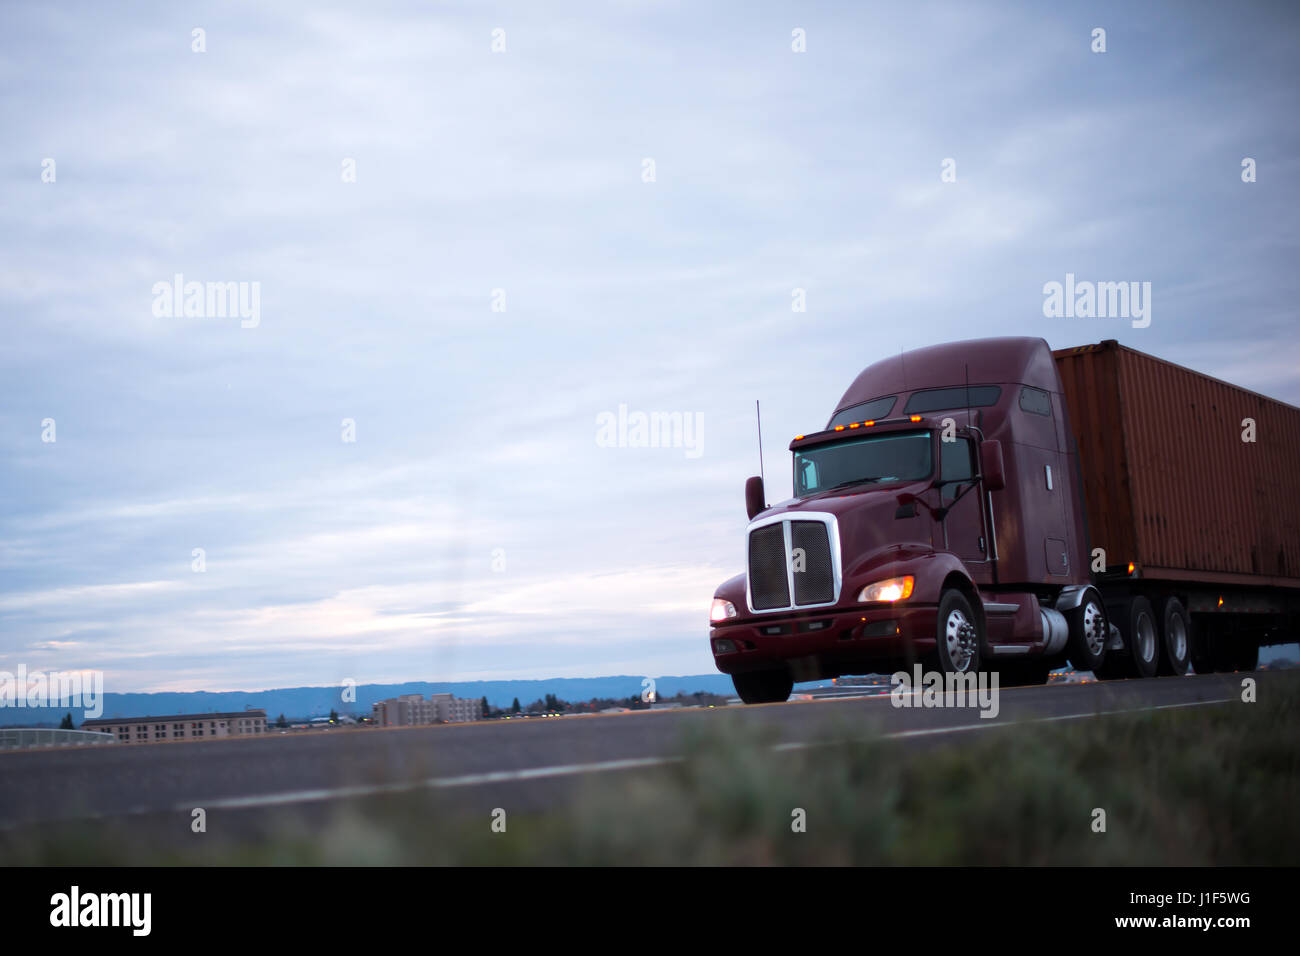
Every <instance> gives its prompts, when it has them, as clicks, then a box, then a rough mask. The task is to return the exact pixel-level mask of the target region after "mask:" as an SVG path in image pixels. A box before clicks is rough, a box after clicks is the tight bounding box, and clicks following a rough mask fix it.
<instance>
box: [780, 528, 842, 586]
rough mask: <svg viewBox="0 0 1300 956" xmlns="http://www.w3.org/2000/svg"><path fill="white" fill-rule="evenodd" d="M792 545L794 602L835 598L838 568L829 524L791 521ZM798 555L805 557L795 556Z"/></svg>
mask: <svg viewBox="0 0 1300 956" xmlns="http://www.w3.org/2000/svg"><path fill="white" fill-rule="evenodd" d="M790 547H791V569H792V570H793V572H794V603H795V604H797V605H800V606H803V605H808V604H826V603H828V602H830V601H833V600H835V569H834V568H833V567H832V565H831V544H830V536H829V535H827V533H826V525H824V524H822V523H821V522H820V521H792V522H790ZM800 552H802V555H801V554H800ZM799 557H802V559H803V560H802V561H797V560H795V559H796V558H799ZM800 567H802V570H800Z"/></svg>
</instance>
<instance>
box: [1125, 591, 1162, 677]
mask: <svg viewBox="0 0 1300 956" xmlns="http://www.w3.org/2000/svg"><path fill="white" fill-rule="evenodd" d="M1117 623H1118V624H1119V632H1120V633H1121V634H1123V635H1124V646H1125V647H1127V648H1128V652H1129V668H1130V670H1131V671H1132V674H1133V676H1134V677H1155V676H1156V668H1157V667H1158V666H1159V663H1160V627H1159V625H1157V624H1156V612H1155V610H1154V609H1153V608H1152V607H1151V602H1150V601H1148V600H1147V599H1146V598H1144V597H1135V598H1133V599H1132V600H1131V601H1129V602H1128V605H1127V613H1126V614H1125V615H1124V616H1123V617H1121V618H1120V620H1119V621H1118V622H1117Z"/></svg>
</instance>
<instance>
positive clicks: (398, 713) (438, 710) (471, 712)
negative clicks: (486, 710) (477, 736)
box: [372, 694, 483, 727]
mask: <svg viewBox="0 0 1300 956" xmlns="http://www.w3.org/2000/svg"><path fill="white" fill-rule="evenodd" d="M372 709H373V711H374V715H373V716H374V722H375V724H377V725H378V726H380V727H416V726H419V725H421V724H437V723H442V724H460V723H467V722H468V721H471V720H481V719H482V718H483V701H481V700H478V699H476V698H460V697H454V696H452V695H451V694H434V695H433V696H432V697H430V698H425V697H424V696H422V695H420V694H403V695H402V696H400V697H390V698H389V699H388V700H381V701H379V702H378V703H376V704H375V705H374V707H373V708H372Z"/></svg>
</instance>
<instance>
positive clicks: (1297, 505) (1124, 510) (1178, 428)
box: [1052, 341, 1300, 587]
mask: <svg viewBox="0 0 1300 956" xmlns="http://www.w3.org/2000/svg"><path fill="white" fill-rule="evenodd" d="M1052 354H1053V355H1054V356H1055V358H1056V365H1057V369H1058V370H1059V371H1060V373H1061V381H1062V384H1063V387H1064V389H1065V399H1066V404H1067V406H1068V408H1069V412H1070V420H1071V423H1072V425H1073V428H1074V433H1075V437H1076V438H1077V440H1078V444H1079V467H1080V470H1081V471H1082V477H1083V489H1084V499H1085V502H1086V504H1087V523H1088V536H1089V539H1090V543H1089V548H1104V549H1105V551H1106V563H1107V565H1108V566H1109V567H1115V566H1120V567H1123V566H1126V565H1127V563H1128V562H1129V561H1133V562H1135V563H1136V564H1137V566H1138V567H1139V568H1140V569H1141V570H1140V573H1141V575H1142V576H1143V577H1146V578H1157V579H1159V578H1169V579H1181V580H1197V579H1198V578H1199V579H1201V580H1205V581H1221V582H1230V581H1240V582H1241V583H1243V584H1245V583H1257V584H1269V585H1281V586H1287V587H1298V586H1300V408H1296V407H1295V406H1293V405H1287V404H1286V403H1284V402H1279V401H1277V400H1276V399H1272V398H1268V397H1266V396H1264V395H1259V394H1257V393H1255V392H1252V391H1249V390H1247V389H1244V388H1240V387H1238V386H1236V385H1230V384H1228V383H1227V382H1221V381H1219V380H1218V379H1214V378H1210V377H1209V376H1207V375H1202V374H1200V373H1199V372H1194V371H1192V370H1191V369H1188V368H1183V367H1182V366H1180V365H1175V364H1173V363H1172V362H1166V361H1164V360H1163V359H1158V358H1155V357H1154V356H1151V355H1147V354H1145V353H1143V352H1138V351H1136V350H1134V349H1131V348H1128V347H1126V346H1122V345H1119V344H1118V343H1117V342H1114V341H1106V342H1102V343H1101V344H1100V345H1089V346H1082V347H1080V348H1077V349H1061V350H1058V351H1056V352H1053V353H1052ZM1246 419H1251V420H1252V421H1253V422H1254V436H1253V437H1254V441H1246V440H1244V438H1243V436H1245V437H1249V435H1248V434H1247V430H1248V429H1249V427H1250V425H1249V423H1248V422H1246Z"/></svg>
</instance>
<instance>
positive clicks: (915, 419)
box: [912, 415, 921, 422]
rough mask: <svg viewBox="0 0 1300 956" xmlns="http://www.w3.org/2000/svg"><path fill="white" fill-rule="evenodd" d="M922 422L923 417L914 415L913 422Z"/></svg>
mask: <svg viewBox="0 0 1300 956" xmlns="http://www.w3.org/2000/svg"><path fill="white" fill-rule="evenodd" d="M920 420H921V416H920V415H913V416H912V421H914V422H919V421H920Z"/></svg>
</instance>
